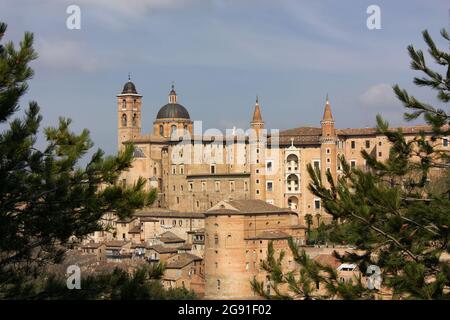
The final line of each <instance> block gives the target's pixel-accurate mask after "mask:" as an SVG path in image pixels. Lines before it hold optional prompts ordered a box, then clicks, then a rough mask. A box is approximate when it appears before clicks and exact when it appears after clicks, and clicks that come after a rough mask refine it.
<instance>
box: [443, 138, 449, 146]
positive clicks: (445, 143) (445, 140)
mask: <svg viewBox="0 0 450 320" xmlns="http://www.w3.org/2000/svg"><path fill="white" fill-rule="evenodd" d="M442 145H443V146H444V147H446V148H447V147H448V138H443V139H442Z"/></svg>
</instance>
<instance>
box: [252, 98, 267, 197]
mask: <svg viewBox="0 0 450 320" xmlns="http://www.w3.org/2000/svg"><path fill="white" fill-rule="evenodd" d="M250 128H251V129H252V130H253V132H252V133H251V134H250V141H249V144H250V152H251V154H250V169H251V177H252V181H251V182H250V192H251V199H262V200H264V199H265V198H266V173H265V163H266V144H267V136H265V135H263V129H264V121H263V119H262V116H261V109H260V107H259V98H258V97H256V103H255V109H254V111H253V118H252V121H251V122H250Z"/></svg>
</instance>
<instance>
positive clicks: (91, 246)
mask: <svg viewBox="0 0 450 320" xmlns="http://www.w3.org/2000/svg"><path fill="white" fill-rule="evenodd" d="M102 245H104V243H103V242H88V243H85V244H83V245H82V246H81V248H83V249H97V248H99V247H101V246H102Z"/></svg>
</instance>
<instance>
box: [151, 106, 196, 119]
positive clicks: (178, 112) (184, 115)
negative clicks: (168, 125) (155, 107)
mask: <svg viewBox="0 0 450 320" xmlns="http://www.w3.org/2000/svg"><path fill="white" fill-rule="evenodd" d="M170 118H181V119H190V118H191V117H190V116H189V112H188V111H187V110H186V108H185V107H183V106H182V105H181V104H178V103H168V104H166V105H165V106H162V107H161V109H159V111H158V114H157V116H156V119H170Z"/></svg>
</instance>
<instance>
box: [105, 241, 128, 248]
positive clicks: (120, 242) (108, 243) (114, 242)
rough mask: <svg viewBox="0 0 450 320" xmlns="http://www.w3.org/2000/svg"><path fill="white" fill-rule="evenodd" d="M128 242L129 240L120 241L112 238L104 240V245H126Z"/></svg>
mask: <svg viewBox="0 0 450 320" xmlns="http://www.w3.org/2000/svg"><path fill="white" fill-rule="evenodd" d="M128 243H129V241H121V240H112V241H108V242H106V243H105V244H106V246H107V247H118V248H120V247H123V246H124V245H127V244H128Z"/></svg>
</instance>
